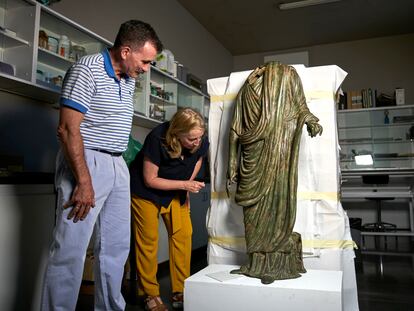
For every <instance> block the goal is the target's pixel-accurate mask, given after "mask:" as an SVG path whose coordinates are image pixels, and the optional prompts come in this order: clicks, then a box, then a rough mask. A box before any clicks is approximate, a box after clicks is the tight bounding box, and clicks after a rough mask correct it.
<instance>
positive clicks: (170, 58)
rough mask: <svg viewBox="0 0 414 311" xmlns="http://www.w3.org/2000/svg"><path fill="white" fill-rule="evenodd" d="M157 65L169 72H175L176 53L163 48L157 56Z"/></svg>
mask: <svg viewBox="0 0 414 311" xmlns="http://www.w3.org/2000/svg"><path fill="white" fill-rule="evenodd" d="M157 67H158V68H159V69H160V70H162V71H165V72H168V73H169V74H173V72H174V54H173V53H172V52H171V51H170V50H167V49H165V50H162V52H161V53H160V54H158V56H157Z"/></svg>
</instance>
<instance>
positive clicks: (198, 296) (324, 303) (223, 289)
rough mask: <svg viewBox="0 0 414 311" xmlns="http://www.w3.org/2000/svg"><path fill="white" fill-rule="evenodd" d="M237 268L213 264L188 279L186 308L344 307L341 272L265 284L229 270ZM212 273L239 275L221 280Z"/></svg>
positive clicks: (327, 310) (334, 310) (319, 310)
mask: <svg viewBox="0 0 414 311" xmlns="http://www.w3.org/2000/svg"><path fill="white" fill-rule="evenodd" d="M237 268H239V267H238V266H230V265H209V266H208V267H206V268H205V269H203V270H201V271H199V272H198V273H196V274H194V275H192V276H190V277H189V278H188V279H186V280H185V283H184V297H185V299H184V309H185V311H195V310H197V311H211V310H214V311H220V310H225V311H232V310H238V311H242V310H246V311H247V310H248V311H251V310H288V311H303V310H307V311H311V310H315V311H341V310H342V301H341V292H342V272H341V271H323V270H308V271H307V273H304V274H303V275H302V276H301V277H300V278H297V279H291V280H281V281H275V282H273V283H272V284H269V285H264V284H262V283H261V281H260V280H259V279H256V278H250V277H247V276H244V275H233V274H230V273H229V272H230V271H231V270H233V269H237ZM220 272H223V273H220ZM208 274H214V276H216V277H217V275H219V277H220V275H223V276H224V277H226V276H228V277H232V276H237V278H233V279H229V280H226V281H218V280H216V279H214V278H211V277H209V276H208Z"/></svg>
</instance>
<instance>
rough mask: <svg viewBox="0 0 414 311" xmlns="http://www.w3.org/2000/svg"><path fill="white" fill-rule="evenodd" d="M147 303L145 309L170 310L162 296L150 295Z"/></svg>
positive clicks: (155, 310)
mask: <svg viewBox="0 0 414 311" xmlns="http://www.w3.org/2000/svg"><path fill="white" fill-rule="evenodd" d="M145 303H146V305H145V310H147V311H168V308H167V306H166V305H165V304H164V303H163V302H162V300H161V297H160V296H148V297H147V298H146V299H145Z"/></svg>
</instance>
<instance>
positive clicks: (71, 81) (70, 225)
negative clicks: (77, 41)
mask: <svg viewBox="0 0 414 311" xmlns="http://www.w3.org/2000/svg"><path fill="white" fill-rule="evenodd" d="M161 51H162V43H161V41H160V40H159V38H158V36H157V34H156V33H155V31H154V30H153V29H152V27H151V26H150V25H149V24H146V23H144V22H141V21H137V20H130V21H127V22H125V23H123V24H122V25H121V27H120V29H119V32H118V34H117V37H116V39H115V43H114V45H113V47H112V48H110V49H107V50H105V51H103V52H102V53H99V54H95V55H89V56H85V57H83V58H81V59H80V60H79V61H78V62H77V63H75V64H74V65H73V66H72V67H71V68H70V69H69V70H68V72H67V73H66V76H65V79H64V82H63V87H62V94H61V100H60V104H61V107H60V120H59V126H58V136H59V140H60V143H61V149H60V151H59V153H58V155H57V160H56V175H55V183H56V189H57V192H58V197H57V208H56V227H55V229H54V233H53V241H52V245H51V248H50V254H49V258H48V265H47V268H46V273H45V280H44V284H43V293H42V302H41V310H75V308H76V301H77V298H78V293H79V288H80V285H81V281H82V273H83V265H84V260H85V253H86V249H87V247H88V243H89V239H90V237H91V235H92V232H93V231H94V229H95V246H94V255H95V264H94V266H95V269H94V274H95V310H124V308H125V300H124V298H123V297H122V294H121V282H122V276H123V271H124V264H125V262H126V259H127V256H128V253H129V247H130V190H129V173H128V168H127V166H126V163H125V161H124V160H123V158H122V157H121V155H122V152H123V151H125V149H126V147H127V144H128V136H129V133H130V131H131V126H132V117H133V110H134V108H133V93H134V87H135V78H137V77H138V75H139V74H141V73H144V72H146V71H147V70H148V69H149V66H150V63H151V62H152V61H153V60H154V59H155V57H156V55H157V54H158V53H159V52H161ZM79 220H80V221H79Z"/></svg>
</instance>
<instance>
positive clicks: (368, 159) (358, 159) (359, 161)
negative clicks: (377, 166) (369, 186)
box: [355, 154, 374, 165]
mask: <svg viewBox="0 0 414 311" xmlns="http://www.w3.org/2000/svg"><path fill="white" fill-rule="evenodd" d="M355 164H356V165H372V164H374V160H373V158H372V155H370V154H361V155H356V156H355Z"/></svg>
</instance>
